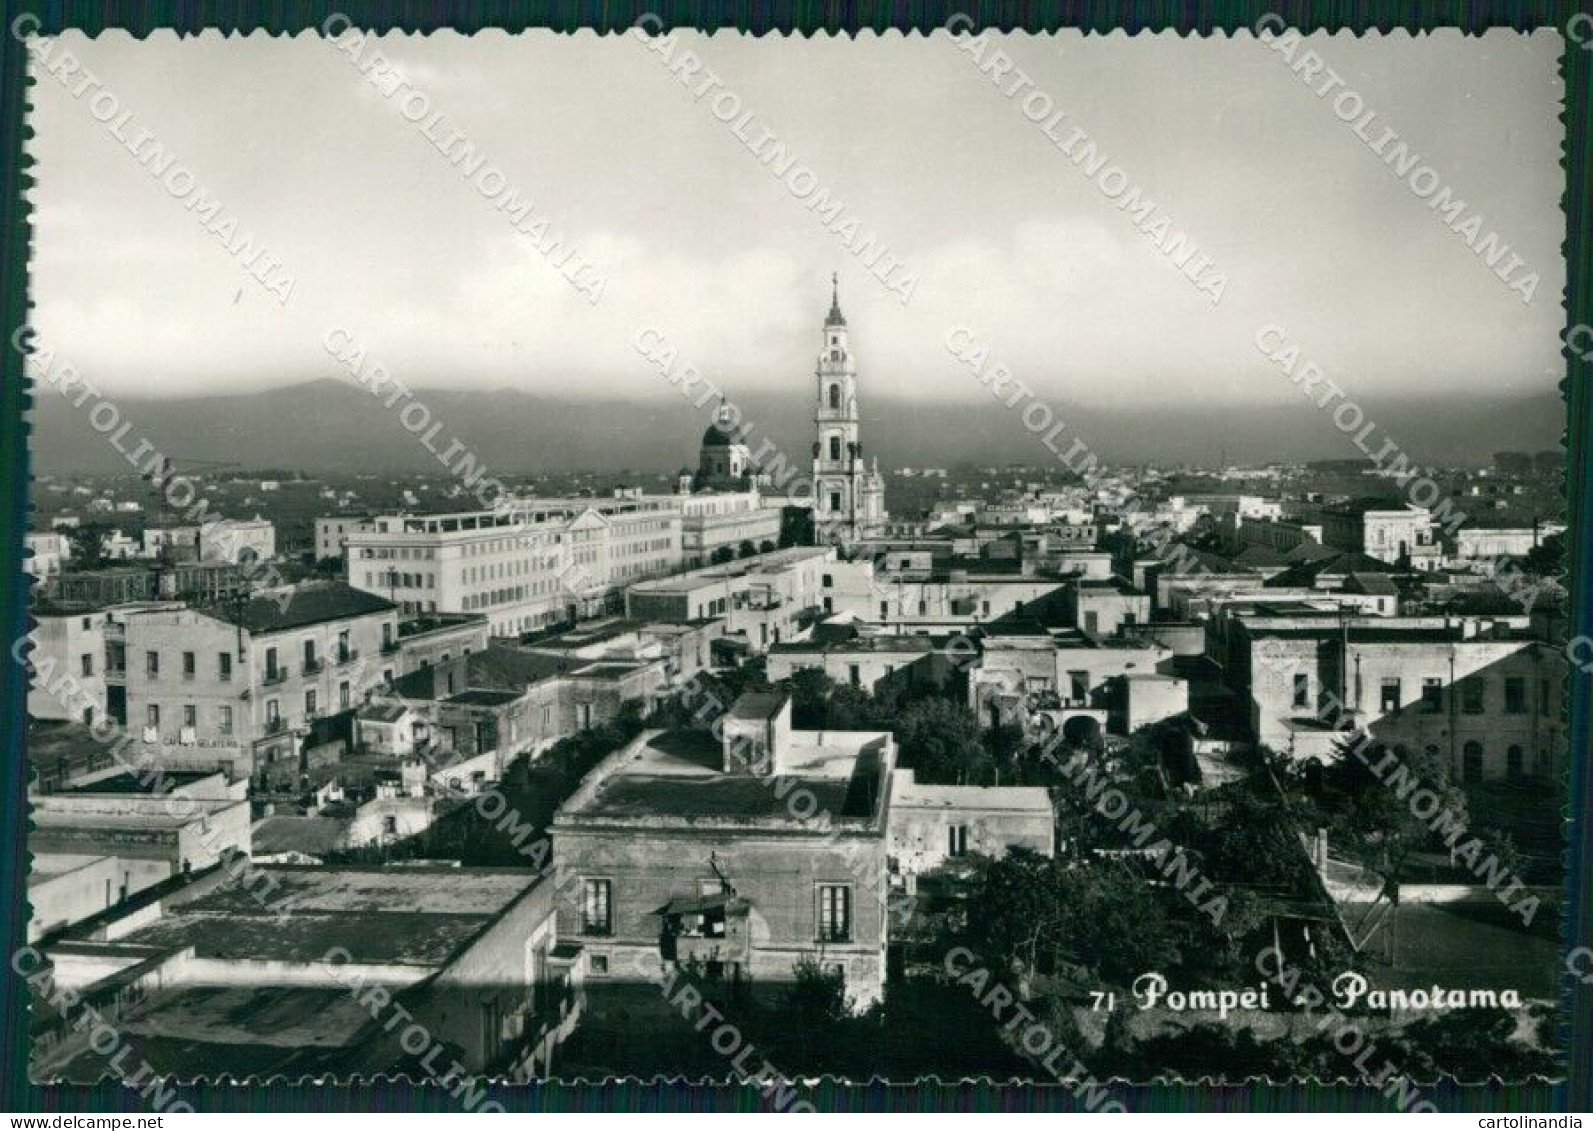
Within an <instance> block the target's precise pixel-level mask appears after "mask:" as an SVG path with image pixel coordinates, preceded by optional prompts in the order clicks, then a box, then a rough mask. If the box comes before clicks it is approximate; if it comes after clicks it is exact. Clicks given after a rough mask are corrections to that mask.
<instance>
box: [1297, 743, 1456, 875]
mask: <svg viewBox="0 0 1593 1131" xmlns="http://www.w3.org/2000/svg"><path fill="white" fill-rule="evenodd" d="M1374 766H1376V767H1377V768H1378V772H1377V773H1373V772H1372V767H1374ZM1407 782H1408V783H1410V788H1402V786H1403V785H1404V784H1405V783H1407ZM1412 789H1430V790H1432V791H1433V792H1434V793H1435V794H1436V795H1437V796H1438V801H1439V808H1438V809H1437V810H1436V812H1442V813H1448V814H1450V815H1451V817H1452V818H1453V820H1454V821H1455V822H1457V823H1458V824H1460V825H1461V826H1467V825H1469V824H1470V821H1469V820H1468V818H1467V816H1466V794H1465V791H1464V790H1462V789H1461V788H1460V787H1459V786H1457V785H1456V784H1455V783H1454V782H1453V781H1451V780H1450V775H1449V763H1448V761H1447V760H1446V759H1445V758H1444V756H1443V754H1442V753H1440V752H1436V751H1435V752H1433V753H1431V754H1429V753H1427V752H1426V751H1418V750H1413V749H1404V750H1391V749H1389V748H1387V747H1385V746H1383V745H1382V744H1381V743H1375V742H1374V743H1368V744H1365V745H1363V746H1357V744H1356V742H1355V740H1354V739H1353V738H1346V739H1345V740H1344V741H1343V742H1341V743H1339V745H1338V746H1337V747H1336V748H1335V749H1334V751H1333V760H1332V761H1331V762H1330V763H1329V764H1328V766H1327V767H1326V769H1324V770H1323V772H1322V782H1321V795H1320V798H1319V801H1320V803H1321V805H1322V807H1323V811H1324V812H1325V813H1326V814H1327V815H1328V817H1329V818H1330V819H1331V820H1332V822H1333V828H1334V829H1335V830H1336V831H1337V832H1338V833H1339V834H1340V835H1341V836H1342V837H1347V838H1348V839H1349V840H1350V847H1351V850H1352V851H1353V850H1355V849H1360V850H1361V852H1360V855H1362V856H1363V857H1364V858H1366V859H1367V860H1368V861H1373V862H1375V863H1376V865H1377V866H1378V867H1379V868H1380V869H1381V870H1382V871H1383V872H1384V873H1385V874H1387V875H1390V876H1394V875H1398V874H1399V871H1400V868H1401V865H1402V864H1403V863H1404V861H1405V859H1406V857H1407V856H1409V855H1410V853H1412V852H1414V851H1416V850H1417V849H1419V848H1421V847H1422V846H1424V845H1425V844H1427V843H1428V842H1430V841H1431V840H1433V838H1434V833H1433V829H1432V819H1431V814H1429V817H1428V819H1427V820H1423V819H1422V818H1421V817H1419V816H1417V812H1418V811H1424V810H1425V806H1424V807H1422V810H1416V809H1415V807H1413V806H1412V805H1411V804H1410V801H1409V798H1410V794H1411V790H1412Z"/></svg>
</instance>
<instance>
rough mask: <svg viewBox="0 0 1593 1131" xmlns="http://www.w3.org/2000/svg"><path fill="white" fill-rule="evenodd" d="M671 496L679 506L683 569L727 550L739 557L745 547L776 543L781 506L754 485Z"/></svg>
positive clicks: (768, 547)
mask: <svg viewBox="0 0 1593 1131" xmlns="http://www.w3.org/2000/svg"><path fill="white" fill-rule="evenodd" d="M671 498H672V500H673V501H674V503H675V505H676V506H678V507H679V508H680V540H681V558H682V561H681V564H682V565H683V566H684V567H685V568H686V569H697V568H698V567H700V566H705V565H708V564H709V562H710V561H712V560H713V559H714V557H715V555H719V556H723V555H724V554H725V553H726V552H728V553H730V554H733V555H735V556H736V557H740V556H742V554H743V551H744V549H745V547H747V546H751V547H753V548H754V549H756V550H758V551H759V552H767V551H769V550H771V549H773V548H775V547H776V546H777V545H779V542H780V526H781V522H782V518H783V516H784V513H785V511H784V508H783V507H781V506H778V505H771V504H769V503H768V502H766V501H765V500H764V498H763V496H762V495H761V494H760V493H759V492H758V491H757V489H755V488H754V489H752V490H747V491H710V492H701V493H698V494H691V495H674V496H671Z"/></svg>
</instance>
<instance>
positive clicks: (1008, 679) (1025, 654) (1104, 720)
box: [968, 630, 1173, 740]
mask: <svg viewBox="0 0 1593 1131" xmlns="http://www.w3.org/2000/svg"><path fill="white" fill-rule="evenodd" d="M1172 658H1173V651H1172V649H1171V648H1168V647H1166V646H1164V645H1161V644H1157V643H1155V642H1152V641H1136V642H1133V643H1128V642H1119V641H1104V640H1101V639H1099V638H1097V637H1092V636H1089V635H1086V634H1085V633H1082V632H1079V631H1077V630H1061V631H1051V632H1035V631H1014V632H994V633H989V634H984V635H983V637H982V639H981V640H980V641H979V655H978V658H977V659H976V660H975V661H974V662H973V663H972V664H971V665H969V669H968V705H969V707H970V708H971V709H972V710H973V711H974V713H975V714H976V715H977V716H978V717H979V721H980V724H981V725H982V726H986V727H992V726H1022V727H1025V728H1030V729H1033V728H1041V729H1045V728H1061V729H1062V731H1063V733H1064V734H1065V735H1066V736H1068V737H1077V738H1079V739H1080V740H1083V739H1090V738H1095V737H1098V736H1100V735H1102V734H1105V733H1107V732H1109V731H1110V732H1113V733H1118V734H1127V733H1129V731H1128V725H1127V720H1128V710H1127V707H1128V704H1127V702H1126V696H1125V690H1126V689H1125V687H1124V680H1125V679H1127V678H1130V677H1134V676H1141V675H1154V674H1158V673H1161V672H1164V671H1165V669H1167V668H1168V667H1169V665H1170V664H1171V662H1172Z"/></svg>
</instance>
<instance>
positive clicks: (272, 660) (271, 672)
mask: <svg viewBox="0 0 1593 1131" xmlns="http://www.w3.org/2000/svg"><path fill="white" fill-rule="evenodd" d="M265 669H266V678H267V679H276V678H277V650H276V649H275V648H267V649H266V654H265Z"/></svg>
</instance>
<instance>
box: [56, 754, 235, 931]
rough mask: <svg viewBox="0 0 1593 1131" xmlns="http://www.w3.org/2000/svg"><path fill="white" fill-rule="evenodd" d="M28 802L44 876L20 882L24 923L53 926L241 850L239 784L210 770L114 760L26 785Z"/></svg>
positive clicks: (207, 866) (95, 910)
mask: <svg viewBox="0 0 1593 1131" xmlns="http://www.w3.org/2000/svg"><path fill="white" fill-rule="evenodd" d="M28 808H29V817H30V819H31V821H32V825H33V827H32V829H31V830H30V832H29V835H28V849H29V851H30V852H32V853H33V857H34V871H33V873H32V874H33V876H34V877H36V878H39V879H46V878H47V883H41V884H36V885H30V887H29V897H30V901H32V903H33V915H34V918H33V923H32V924H31V927H30V933H34V932H36V933H38V934H42V933H45V932H49V931H54V930H58V929H60V928H61V927H63V926H66V925H68V924H70V923H75V922H79V921H81V920H82V919H85V918H87V917H88V916H89V915H91V914H96V913H98V912H100V911H103V910H105V909H106V908H108V907H114V906H115V905H117V904H118V903H121V902H122V901H123V900H126V899H127V898H128V897H129V896H131V895H134V894H136V893H137V892H138V891H141V890H143V889H144V888H147V887H150V886H152V885H154V884H156V883H159V882H160V881H162V880H165V879H167V878H169V877H171V876H177V875H184V874H186V873H189V872H198V871H202V870H204V869H206V868H209V867H211V866H213V865H215V864H217V863H219V862H221V861H222V860H224V859H226V858H227V857H229V856H232V855H234V854H242V855H244V856H247V855H248V854H249V850H250V819H249V798H248V785H247V783H245V782H243V781H229V780H227V778H226V777H225V775H223V774H219V773H189V774H183V773H176V774H164V775H162V776H161V777H160V778H159V779H154V778H147V777H145V776H143V775H140V774H134V773H132V772H129V771H127V770H124V769H122V768H121V767H117V768H116V769H115V770H114V771H112V772H110V773H108V774H103V775H99V776H97V777H95V778H94V779H92V780H89V781H86V782H82V783H80V784H77V785H73V786H67V787H64V788H62V789H59V790H56V791H54V792H51V793H34V794H30V796H29V798H28ZM37 888H43V889H44V890H43V891H39V890H36V889H37ZM41 896H42V897H43V898H40V897H41Z"/></svg>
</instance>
